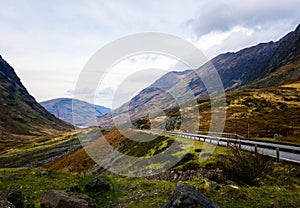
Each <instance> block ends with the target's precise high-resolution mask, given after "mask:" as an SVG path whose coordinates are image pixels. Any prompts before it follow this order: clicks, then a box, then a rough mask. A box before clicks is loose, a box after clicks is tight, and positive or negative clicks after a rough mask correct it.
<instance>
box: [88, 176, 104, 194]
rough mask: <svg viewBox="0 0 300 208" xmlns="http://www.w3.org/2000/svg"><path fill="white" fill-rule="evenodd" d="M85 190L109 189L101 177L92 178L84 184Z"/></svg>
mask: <svg viewBox="0 0 300 208" xmlns="http://www.w3.org/2000/svg"><path fill="white" fill-rule="evenodd" d="M84 188H85V190H86V191H88V192H89V191H93V192H99V191H109V189H110V187H109V183H108V182H107V181H106V180H104V179H103V178H98V177H97V178H94V179H93V180H91V181H89V182H88V183H87V184H85V186H84Z"/></svg>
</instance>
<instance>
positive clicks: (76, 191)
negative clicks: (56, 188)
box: [67, 186, 81, 193]
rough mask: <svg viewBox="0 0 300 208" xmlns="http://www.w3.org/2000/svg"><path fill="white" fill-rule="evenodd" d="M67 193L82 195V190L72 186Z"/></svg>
mask: <svg viewBox="0 0 300 208" xmlns="http://www.w3.org/2000/svg"><path fill="white" fill-rule="evenodd" d="M67 192H74V193H81V189H80V188H79V187H78V186H72V187H70V188H68V189H67Z"/></svg>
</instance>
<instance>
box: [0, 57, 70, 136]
mask: <svg viewBox="0 0 300 208" xmlns="http://www.w3.org/2000/svg"><path fill="white" fill-rule="evenodd" d="M0 89H1V95H0V109H1V111H0V131H1V137H2V138H6V137H9V138H12V137H14V136H12V135H27V136H39V135H48V134H53V133H58V132H63V131H69V130H70V129H72V128H73V126H72V125H71V124H68V123H66V122H64V121H61V120H59V119H57V118H56V117H54V116H53V115H51V114H50V113H49V112H48V111H46V110H45V109H44V108H43V107H42V106H41V105H40V104H39V103H38V102H37V101H36V100H35V98H34V97H33V96H31V95H30V94H29V92H28V91H27V89H26V88H25V87H24V86H23V84H22V82H21V80H20V78H19V77H18V75H17V74H16V73H15V71H14V69H13V68H12V67H11V66H10V65H9V64H8V63H7V62H6V61H5V60H4V59H3V58H2V56H0Z"/></svg>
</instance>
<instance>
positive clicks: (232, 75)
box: [99, 25, 300, 126]
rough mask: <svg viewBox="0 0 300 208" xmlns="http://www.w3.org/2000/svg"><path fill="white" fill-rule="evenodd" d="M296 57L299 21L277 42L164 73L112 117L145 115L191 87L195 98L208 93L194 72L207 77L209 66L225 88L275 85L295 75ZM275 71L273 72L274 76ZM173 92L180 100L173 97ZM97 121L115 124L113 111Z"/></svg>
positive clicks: (299, 48)
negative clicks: (193, 67) (197, 65)
mask: <svg viewBox="0 0 300 208" xmlns="http://www.w3.org/2000/svg"><path fill="white" fill-rule="evenodd" d="M299 60H300V25H299V26H298V27H297V28H296V29H295V31H292V32H290V33H288V34H287V35H286V36H284V37H283V38H281V39H280V40H279V41H277V42H273V41H271V42H268V43H260V44H258V45H256V46H253V47H249V48H245V49H243V50H240V51H238V52H235V53H225V54H220V55H218V56H217V57H215V58H213V59H212V60H211V61H210V62H207V63H206V64H204V65H203V66H201V67H199V68H198V69H196V70H195V71H193V70H186V71H183V72H169V73H167V74H166V75H164V76H162V77H161V78H160V79H158V80H157V81H155V82H154V83H153V84H152V85H150V86H149V87H147V88H145V89H144V90H142V91H141V92H140V93H139V94H138V95H137V96H135V97H134V98H132V99H131V100H130V101H129V102H128V103H125V104H124V105H122V106H121V107H119V108H117V109H116V110H114V111H113V115H114V120H117V121H118V123H119V124H122V123H125V122H128V120H126V114H129V115H130V117H131V120H136V119H138V118H141V117H147V116H148V114H149V112H150V111H151V110H153V109H155V108H157V107H158V108H160V109H163V110H165V109H168V108H170V107H176V105H177V106H178V101H179V103H180V102H181V103H182V102H188V101H190V99H191V98H192V97H191V96H190V95H188V94H189V92H190V91H191V90H192V93H193V95H194V97H195V98H201V97H205V96H207V89H206V87H205V85H204V83H203V82H202V80H201V79H200V77H199V76H198V75H197V74H200V75H201V76H202V77H205V76H206V77H208V78H209V75H210V72H211V68H212V67H214V68H215V69H216V70H217V72H218V73H219V76H220V78H221V81H222V83H223V86H224V89H225V90H227V91H228V90H233V89H237V88H241V87H244V86H250V84H251V83H252V86H251V87H258V88H261V87H267V86H275V85H278V84H280V83H282V81H283V80H284V79H286V78H293V77H297V76H299V69H298V68H297V64H298V62H299ZM274 73H275V74H276V76H273V75H274ZM263 79H267V82H265V81H263V82H260V83H259V80H263ZM183 82H184V83H185V84H182V83H183ZM256 84H257V85H256ZM264 84H267V85H265V86H264ZM172 95H176V97H177V98H180V100H175V99H174V96H172ZM127 106H129V109H128V107H127ZM99 125H100V126H110V125H114V124H113V122H112V115H111V114H107V115H105V116H103V117H102V118H101V119H99Z"/></svg>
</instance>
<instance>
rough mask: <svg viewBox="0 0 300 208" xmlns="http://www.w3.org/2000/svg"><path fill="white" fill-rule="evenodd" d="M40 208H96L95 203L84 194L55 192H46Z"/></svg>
mask: <svg viewBox="0 0 300 208" xmlns="http://www.w3.org/2000/svg"><path fill="white" fill-rule="evenodd" d="M41 207H42V208H98V206H97V204H96V203H95V201H94V200H93V199H92V198H90V197H88V196H87V195H84V194H79V193H64V192H61V191H57V190H50V191H49V192H47V193H46V194H45V195H44V197H43V198H42V201H41Z"/></svg>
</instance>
